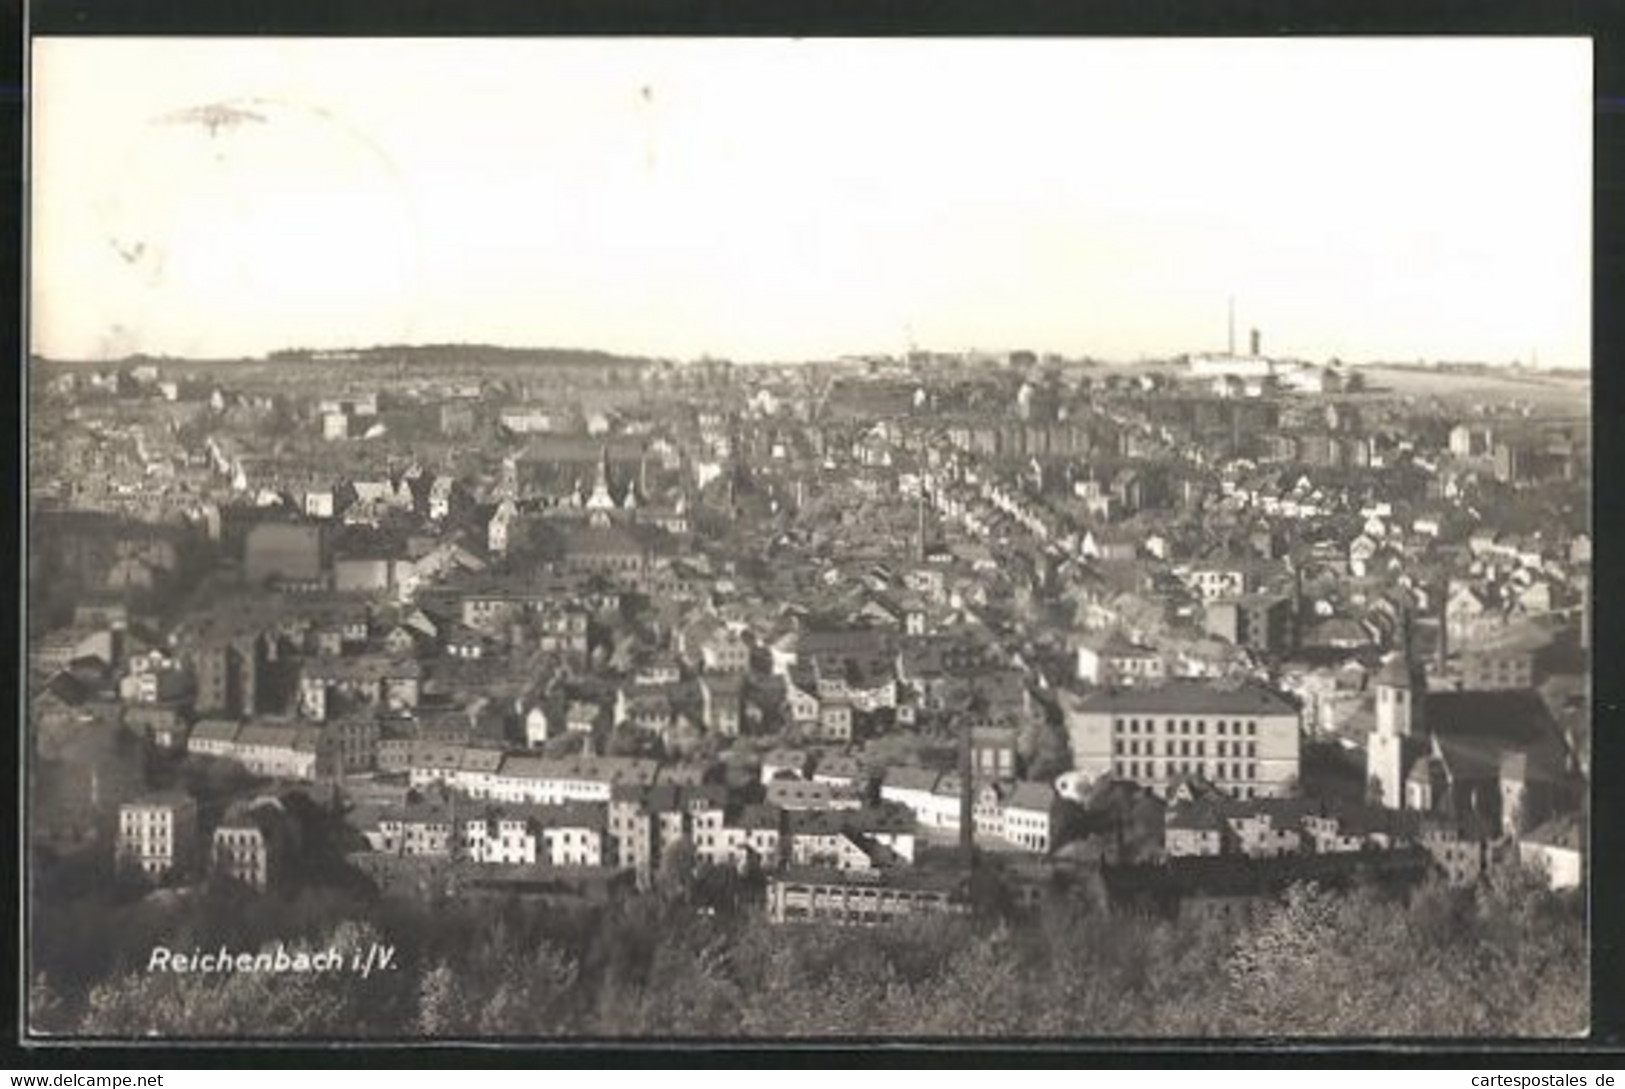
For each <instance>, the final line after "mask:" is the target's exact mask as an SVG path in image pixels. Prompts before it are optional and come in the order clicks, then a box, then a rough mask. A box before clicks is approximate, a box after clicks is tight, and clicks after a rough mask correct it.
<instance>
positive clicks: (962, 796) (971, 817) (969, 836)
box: [959, 714, 976, 860]
mask: <svg viewBox="0 0 1625 1089" xmlns="http://www.w3.org/2000/svg"><path fill="white" fill-rule="evenodd" d="M970 733H971V716H970V715H969V714H967V715H965V717H964V720H963V721H962V723H961V724H960V730H959V846H960V847H962V848H964V851H965V858H966V859H967V860H969V859H971V858H973V857H974V851H975V849H976V802H975V798H976V791H975V788H974V787H973V786H972V785H971V778H972V776H971V743H970Z"/></svg>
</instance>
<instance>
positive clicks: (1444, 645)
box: [1438, 583, 1450, 675]
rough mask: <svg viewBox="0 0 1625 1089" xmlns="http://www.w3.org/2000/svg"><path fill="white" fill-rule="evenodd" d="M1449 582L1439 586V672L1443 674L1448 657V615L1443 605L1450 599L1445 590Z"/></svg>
mask: <svg viewBox="0 0 1625 1089" xmlns="http://www.w3.org/2000/svg"><path fill="white" fill-rule="evenodd" d="M1449 585H1450V584H1449V583H1446V584H1445V585H1444V586H1442V587H1440V588H1439V606H1438V612H1439V673H1440V675H1443V673H1444V671H1445V665H1446V662H1447V661H1448V660H1449V658H1450V617H1449V616H1447V615H1446V611H1445V605H1446V603H1447V602H1448V601H1449V599H1450V595H1449V593H1448V592H1447V591H1448V589H1449Z"/></svg>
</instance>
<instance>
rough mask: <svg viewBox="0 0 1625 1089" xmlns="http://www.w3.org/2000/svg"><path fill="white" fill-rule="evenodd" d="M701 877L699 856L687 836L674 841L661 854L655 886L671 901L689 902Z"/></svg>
mask: <svg viewBox="0 0 1625 1089" xmlns="http://www.w3.org/2000/svg"><path fill="white" fill-rule="evenodd" d="M698 876H699V855H698V853H696V852H695V850H694V844H693V843H691V842H690V841H689V839H688V837H687V836H684V837H682V838H680V839H674V840H672V841H671V842H670V843H668V844H666V848H665V850H663V851H661V852H660V869H659V870H658V872H657V873H656V874H655V884H656V886H657V887H658V888H659V889H660V892H661V894H662V895H663V896H665V897H666V898H668V899H671V900H687V899H688V898H689V896H690V895H691V894H692V893H693V891H694V884H695V881H696V879H697V878H698Z"/></svg>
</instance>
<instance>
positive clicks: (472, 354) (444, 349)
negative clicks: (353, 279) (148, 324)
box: [266, 344, 654, 367]
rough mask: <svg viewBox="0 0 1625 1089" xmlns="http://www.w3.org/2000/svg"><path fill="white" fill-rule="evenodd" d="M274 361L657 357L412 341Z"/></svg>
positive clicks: (593, 362) (292, 351) (552, 362)
mask: <svg viewBox="0 0 1625 1089" xmlns="http://www.w3.org/2000/svg"><path fill="white" fill-rule="evenodd" d="M266 359H267V360H268V361H269V362H272V363H332V362H337V361H344V362H355V363H383V364H403V365H407V366H411V365H415V364H434V365H437V366H445V365H448V364H450V365H465V366H492V365H497V366H501V365H522V366H551V367H582V366H628V365H631V366H648V365H651V364H652V363H653V362H654V360H651V359H647V358H643V357H639V356H623V355H615V354H613V353H611V352H601V351H594V350H590V349H586V348H504V347H499V346H497V345H494V344H412V345H383V346H378V347H373V348H358V349H354V350H351V351H320V350H316V349H312V348H288V349H284V350H281V351H276V352H271V353H270V354H269V355H267V356H266Z"/></svg>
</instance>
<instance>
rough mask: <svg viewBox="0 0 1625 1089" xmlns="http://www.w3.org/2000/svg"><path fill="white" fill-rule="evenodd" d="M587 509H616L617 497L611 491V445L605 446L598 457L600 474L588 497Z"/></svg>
mask: <svg viewBox="0 0 1625 1089" xmlns="http://www.w3.org/2000/svg"><path fill="white" fill-rule="evenodd" d="M587 509H588V510H591V511H610V510H614V509H615V497H614V495H612V494H611V493H610V484H609V447H607V446H605V447H604V448H603V449H602V450H601V451H600V453H599V457H598V476H597V479H595V480H594V481H593V484H592V494H591V495H589V496H588V497H587Z"/></svg>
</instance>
